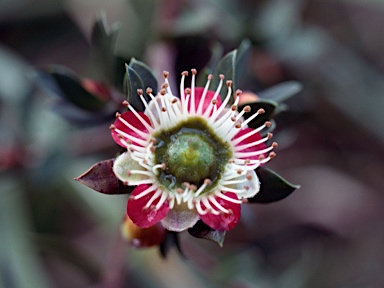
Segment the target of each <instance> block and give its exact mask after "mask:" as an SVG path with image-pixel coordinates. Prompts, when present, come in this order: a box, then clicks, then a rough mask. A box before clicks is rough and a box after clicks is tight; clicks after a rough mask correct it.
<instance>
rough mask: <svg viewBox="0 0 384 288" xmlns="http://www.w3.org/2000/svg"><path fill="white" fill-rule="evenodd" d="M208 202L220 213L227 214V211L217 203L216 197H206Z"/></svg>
mask: <svg viewBox="0 0 384 288" xmlns="http://www.w3.org/2000/svg"><path fill="white" fill-rule="evenodd" d="M208 198H209V201H211V202H212V203H213V204H214V205H215V206H216V207H217V208H219V210H220V211H222V212H223V213H225V214H229V210H227V209H225V208H224V207H223V206H222V205H220V203H219V202H217V200H216V197H215V196H214V195H210V196H208Z"/></svg>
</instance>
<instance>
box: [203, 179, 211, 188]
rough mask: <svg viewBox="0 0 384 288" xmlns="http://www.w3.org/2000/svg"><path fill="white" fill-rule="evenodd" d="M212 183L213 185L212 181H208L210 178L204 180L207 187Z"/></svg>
mask: <svg viewBox="0 0 384 288" xmlns="http://www.w3.org/2000/svg"><path fill="white" fill-rule="evenodd" d="M211 183H212V181H211V179H208V178H206V179H205V180H204V184H205V185H207V186H208V185H211Z"/></svg>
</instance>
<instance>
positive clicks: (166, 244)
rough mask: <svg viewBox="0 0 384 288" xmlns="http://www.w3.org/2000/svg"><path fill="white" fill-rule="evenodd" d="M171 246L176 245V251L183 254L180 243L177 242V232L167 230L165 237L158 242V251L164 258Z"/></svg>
mask: <svg viewBox="0 0 384 288" xmlns="http://www.w3.org/2000/svg"><path fill="white" fill-rule="evenodd" d="M173 246H176V248H177V251H179V253H180V255H181V256H183V257H184V258H185V256H184V253H183V251H181V247H180V243H179V237H178V233H177V232H172V231H167V235H166V236H165V239H164V241H163V242H161V244H160V247H159V248H160V253H161V256H162V257H163V258H166V257H167V255H168V253H169V250H170V249H171V248H173Z"/></svg>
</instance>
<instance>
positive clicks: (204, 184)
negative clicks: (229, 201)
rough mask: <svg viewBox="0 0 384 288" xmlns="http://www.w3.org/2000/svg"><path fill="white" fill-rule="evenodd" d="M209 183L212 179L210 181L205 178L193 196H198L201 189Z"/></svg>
mask: <svg viewBox="0 0 384 288" xmlns="http://www.w3.org/2000/svg"><path fill="white" fill-rule="evenodd" d="M211 183H212V181H211V180H210V179H208V178H207V179H205V180H204V183H203V185H201V186H200V187H199V189H198V190H197V191H196V192H195V195H194V197H197V196H199V195H200V194H201V192H203V190H204V189H205V188H206V187H207V186H209V185H211Z"/></svg>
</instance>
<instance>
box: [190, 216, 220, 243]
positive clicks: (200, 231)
mask: <svg viewBox="0 0 384 288" xmlns="http://www.w3.org/2000/svg"><path fill="white" fill-rule="evenodd" d="M226 232H227V231H218V230H215V229H212V228H211V227H209V226H208V225H207V224H205V223H204V222H203V221H198V222H197V223H196V224H195V226H193V227H192V228H189V229H188V233H189V234H191V235H192V236H193V237H196V238H201V239H207V240H211V241H213V242H215V243H217V244H218V245H219V246H220V247H223V243H224V239H225V235H226Z"/></svg>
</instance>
